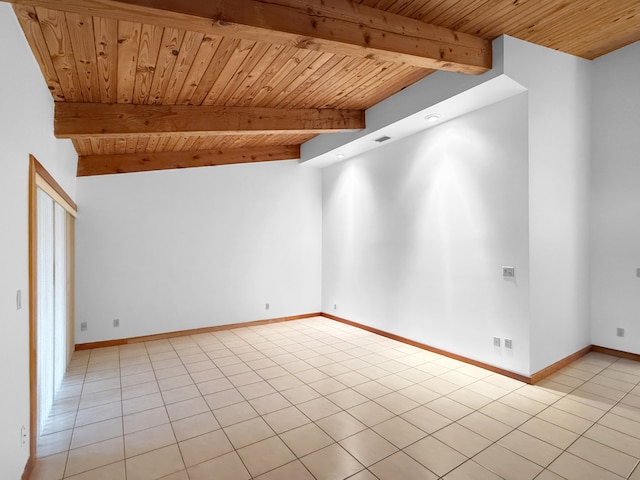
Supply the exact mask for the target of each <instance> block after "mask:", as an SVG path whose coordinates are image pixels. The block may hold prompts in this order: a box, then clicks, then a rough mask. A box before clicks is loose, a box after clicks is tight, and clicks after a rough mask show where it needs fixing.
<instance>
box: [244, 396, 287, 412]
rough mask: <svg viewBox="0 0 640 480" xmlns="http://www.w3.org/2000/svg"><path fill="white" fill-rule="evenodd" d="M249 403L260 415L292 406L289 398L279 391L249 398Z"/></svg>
mask: <svg viewBox="0 0 640 480" xmlns="http://www.w3.org/2000/svg"><path fill="white" fill-rule="evenodd" d="M249 403H250V404H251V406H252V407H253V408H255V410H256V412H258V413H259V414H260V415H265V414H267V413H271V412H275V411H276V410H282V409H283V408H287V407H290V406H291V403H290V402H289V400H287V399H286V398H284V397H283V396H282V395H280V394H279V393H277V392H276V393H272V394H270V395H265V396H264V397H258V398H254V399H252V400H249Z"/></svg>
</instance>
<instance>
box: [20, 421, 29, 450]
mask: <svg viewBox="0 0 640 480" xmlns="http://www.w3.org/2000/svg"><path fill="white" fill-rule="evenodd" d="M27 443H29V432H28V430H27V427H26V425H22V428H21V429H20V445H21V446H23V447H24V446H25V445H26V444H27Z"/></svg>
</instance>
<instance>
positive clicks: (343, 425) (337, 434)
mask: <svg viewBox="0 0 640 480" xmlns="http://www.w3.org/2000/svg"><path fill="white" fill-rule="evenodd" d="M316 424H317V425H318V426H319V427H320V428H321V429H322V430H324V431H325V432H326V433H328V434H329V435H330V436H331V437H332V438H333V439H334V440H336V441H340V440H342V439H344V438H346V437H348V436H350V435H353V434H354V433H358V432H360V431H362V430H364V429H366V428H367V427H366V425H364V424H362V423H361V422H359V421H358V420H356V419H355V418H354V417H352V416H351V415H349V414H348V413H347V412H338V413H335V414H333V415H329V416H328V417H325V418H322V419H320V420H317V421H316Z"/></svg>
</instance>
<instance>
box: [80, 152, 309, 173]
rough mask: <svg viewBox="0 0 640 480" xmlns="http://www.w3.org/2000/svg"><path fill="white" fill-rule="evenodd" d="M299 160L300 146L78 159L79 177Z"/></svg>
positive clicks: (96, 156)
mask: <svg viewBox="0 0 640 480" xmlns="http://www.w3.org/2000/svg"><path fill="white" fill-rule="evenodd" d="M298 158H300V146H299V145H284V146H276V147H255V148H242V149H229V150H206V151H199V152H158V153H133V154H130V155H129V154H125V155H86V156H81V157H79V158H78V173H77V175H78V177H87V176H90V175H109V174H113V173H130V172H148V171H151V170H170V169H175V168H192V167H211V166H216V165H230V164H234V163H251V162H269V161H273V160H294V159H298Z"/></svg>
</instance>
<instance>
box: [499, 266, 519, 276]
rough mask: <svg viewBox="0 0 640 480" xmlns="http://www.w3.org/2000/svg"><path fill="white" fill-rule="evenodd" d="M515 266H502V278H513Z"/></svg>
mask: <svg viewBox="0 0 640 480" xmlns="http://www.w3.org/2000/svg"><path fill="white" fill-rule="evenodd" d="M515 276H516V269H515V267H502V278H515Z"/></svg>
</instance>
